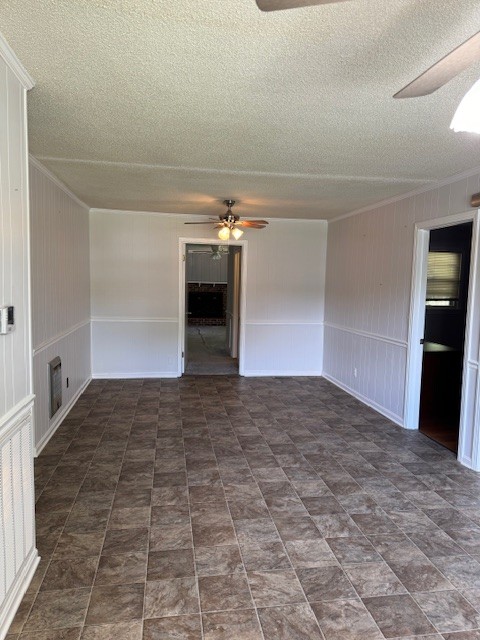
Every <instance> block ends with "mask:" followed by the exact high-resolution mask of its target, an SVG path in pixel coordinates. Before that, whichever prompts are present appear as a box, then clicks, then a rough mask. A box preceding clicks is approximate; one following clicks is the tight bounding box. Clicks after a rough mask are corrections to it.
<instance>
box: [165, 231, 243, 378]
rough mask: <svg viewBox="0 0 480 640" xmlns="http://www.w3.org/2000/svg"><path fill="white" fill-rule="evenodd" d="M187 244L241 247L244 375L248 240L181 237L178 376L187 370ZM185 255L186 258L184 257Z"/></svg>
mask: <svg viewBox="0 0 480 640" xmlns="http://www.w3.org/2000/svg"><path fill="white" fill-rule="evenodd" d="M187 244H208V245H212V244H222V245H227V246H235V247H241V248H242V252H241V263H240V264H241V266H240V337H239V346H238V373H239V375H241V376H243V375H244V361H245V358H244V355H245V310H246V307H247V301H246V291H247V287H246V283H247V246H248V244H247V240H228V241H226V242H225V241H218V242H217V241H215V239H214V238H213V239H212V238H179V242H178V248H179V253H178V260H179V274H180V277H179V296H178V299H179V323H178V376H179V377H180V376H182V375H183V373H184V372H185V358H184V357H183V352H184V345H185V330H186V327H185V293H186V286H187V283H186V273H185V271H186V269H185V267H186V264H187V262H186V255H187V254H186V250H187V249H186V248H187ZM184 257H185V259H184Z"/></svg>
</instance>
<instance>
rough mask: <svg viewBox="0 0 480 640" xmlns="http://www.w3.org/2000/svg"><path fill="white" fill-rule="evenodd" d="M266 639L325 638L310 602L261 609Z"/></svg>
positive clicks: (259, 614)
mask: <svg viewBox="0 0 480 640" xmlns="http://www.w3.org/2000/svg"><path fill="white" fill-rule="evenodd" d="M258 616H259V618H260V624H261V625H262V630H263V636H264V638H265V640H323V637H322V634H321V632H320V629H319V627H318V623H317V620H316V618H315V616H314V615H313V612H312V610H311V608H310V606H309V605H308V604H296V605H288V606H284V607H271V608H268V609H259V611H258Z"/></svg>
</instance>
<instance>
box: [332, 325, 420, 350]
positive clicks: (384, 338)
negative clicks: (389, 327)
mask: <svg viewBox="0 0 480 640" xmlns="http://www.w3.org/2000/svg"><path fill="white" fill-rule="evenodd" d="M323 324H324V326H325V327H328V328H330V329H335V331H343V332H345V333H351V334H353V335H356V336H362V337H363V338H369V339H370V340H378V341H379V342H386V343H387V344H393V345H395V346H396V347H401V348H402V349H406V348H407V346H408V342H407V341H406V340H397V339H396V338H389V337H388V336H384V335H382V334H380V333H372V332H370V331H363V330H362V329H352V328H350V327H342V326H341V325H338V324H333V323H332V322H324V323H323Z"/></svg>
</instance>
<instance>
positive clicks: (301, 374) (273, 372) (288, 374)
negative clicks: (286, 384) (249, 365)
mask: <svg viewBox="0 0 480 640" xmlns="http://www.w3.org/2000/svg"><path fill="white" fill-rule="evenodd" d="M242 375H243V376H245V377H246V378H312V377H313V378H321V377H322V371H321V370H319V369H318V370H315V371H279V370H278V369H260V370H258V371H255V370H250V371H243V373H242Z"/></svg>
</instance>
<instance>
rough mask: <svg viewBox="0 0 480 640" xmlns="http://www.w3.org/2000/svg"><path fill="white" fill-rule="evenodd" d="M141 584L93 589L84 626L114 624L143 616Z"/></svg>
mask: <svg viewBox="0 0 480 640" xmlns="http://www.w3.org/2000/svg"><path fill="white" fill-rule="evenodd" d="M144 588H145V587H144V585H143V584H127V585H125V584H121V585H114V586H102V587H100V586H99V587H93V590H92V596H91V598H90V604H89V607H88V612H87V618H86V624H89V625H98V624H115V623H117V622H126V621H129V620H139V619H141V618H142V616H143V596H144Z"/></svg>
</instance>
